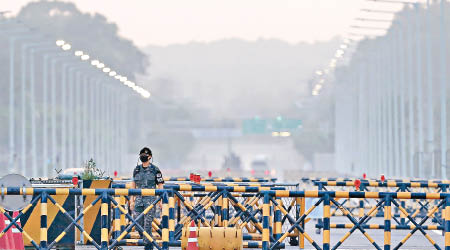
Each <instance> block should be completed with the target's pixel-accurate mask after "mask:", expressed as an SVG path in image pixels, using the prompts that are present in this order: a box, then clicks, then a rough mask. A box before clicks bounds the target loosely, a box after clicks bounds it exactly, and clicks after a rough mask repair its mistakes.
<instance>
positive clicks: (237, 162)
mask: <svg viewBox="0 0 450 250" xmlns="http://www.w3.org/2000/svg"><path fill="white" fill-rule="evenodd" d="M222 169H226V170H240V169H241V158H240V157H239V156H238V155H236V154H235V153H233V152H231V153H230V154H229V155H226V156H225V157H224V162H223V164H222Z"/></svg>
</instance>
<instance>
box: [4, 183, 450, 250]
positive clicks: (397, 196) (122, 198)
mask: <svg viewBox="0 0 450 250" xmlns="http://www.w3.org/2000/svg"><path fill="white" fill-rule="evenodd" d="M113 187H114V185H113ZM294 187H296V186H295V185H294ZM0 191H1V195H2V196H7V195H30V196H33V199H32V201H31V202H30V204H29V205H28V206H26V207H25V208H24V209H22V211H20V212H19V213H18V214H17V215H16V216H11V215H10V214H9V212H7V211H6V210H5V209H4V208H2V207H0V212H1V213H2V214H3V216H5V217H6V218H7V219H9V220H10V224H9V225H8V226H6V227H5V228H4V229H3V230H2V231H1V232H0V240H1V237H4V236H6V234H7V232H8V231H9V230H11V228H12V226H15V227H16V228H17V229H18V230H19V231H20V232H21V233H22V235H23V237H24V238H25V240H28V241H29V242H30V244H31V245H32V246H33V247H35V248H36V249H50V248H54V247H55V246H56V245H57V244H58V242H60V241H61V240H62V239H63V238H65V237H66V236H67V235H69V234H73V231H74V230H73V228H75V230H76V231H79V232H80V233H81V234H82V235H83V236H84V238H85V239H86V240H87V242H89V244H92V245H93V246H94V247H96V248H97V249H102V250H106V249H113V248H115V247H117V246H120V245H128V244H135V245H142V244H143V240H142V238H140V237H139V235H138V233H141V234H142V235H143V236H142V237H145V238H146V239H148V240H149V241H150V242H151V243H152V244H153V245H154V247H155V248H156V249H168V248H169V247H171V246H177V247H180V246H181V238H182V235H183V228H186V227H187V226H188V225H190V224H191V222H192V221H195V222H196V223H197V224H198V225H199V227H205V228H206V227H207V228H217V230H219V228H224V230H225V231H226V230H227V229H226V228H231V229H238V230H241V231H242V240H243V243H242V245H243V247H248V248H257V247H260V248H263V249H277V248H283V247H284V246H285V244H286V243H287V240H288V239H289V244H291V245H299V246H300V247H301V248H303V247H304V246H305V243H306V242H308V243H309V244H310V245H311V246H312V247H314V248H315V249H321V250H322V249H323V250H329V249H337V248H339V247H341V246H342V244H343V243H344V242H345V241H346V240H347V239H348V237H349V236H350V235H352V234H353V233H354V232H356V231H359V232H361V233H362V234H363V235H364V237H365V238H367V240H368V241H369V242H370V243H371V244H372V245H373V246H374V247H375V248H376V249H382V248H383V249H391V247H393V248H392V249H399V248H400V247H401V246H403V245H404V244H405V242H406V241H408V239H410V238H411V236H412V235H414V234H415V233H417V232H420V233H421V234H423V235H424V236H425V238H426V239H427V240H428V241H429V242H430V243H431V245H432V246H434V247H435V248H436V249H442V248H441V247H442V246H438V244H437V243H436V241H435V240H433V238H432V237H431V236H430V235H429V234H428V232H429V231H430V230H441V231H442V232H443V233H444V235H445V236H444V239H445V244H446V245H445V249H450V193H444V192H440V193H437V192H433V193H425V192H369V191H319V190H315V191H299V190H287V187H286V186H276V185H271V186H248V185H242V186H234V185H210V184H209V185H198V184H166V185H164V189H127V188H90V189H87V188H22V187H6V188H5V187H4V188H1V189H0ZM133 195H143V196H154V197H155V198H156V199H155V201H154V202H153V203H152V204H151V205H150V206H149V207H147V208H146V209H145V210H144V211H143V213H142V214H141V215H140V217H138V218H133V217H132V216H131V215H130V213H129V210H128V207H127V198H128V197H129V196H133ZM60 196H64V197H82V196H84V197H89V199H90V202H89V204H87V203H86V202H84V204H83V206H82V207H81V209H80V210H79V211H78V212H77V213H74V211H68V210H67V209H66V208H65V207H64V204H63V203H62V202H60V199H59V198H58V197H60ZM306 198H317V201H315V203H314V204H312V206H311V207H310V208H306V207H305V199H306ZM351 198H355V199H366V200H369V201H371V202H372V203H370V204H372V205H371V207H370V208H369V207H368V208H367V209H368V211H367V209H366V210H364V211H363V212H362V213H361V214H358V215H357V216H355V215H354V214H352V213H351V212H350V210H349V209H348V208H347V207H346V204H341V203H339V201H340V199H351ZM66 199H68V198H66ZM86 200H88V199H85V200H84V201H86ZM433 201H435V203H433V204H432V202H433ZM404 202H406V203H404ZM413 202H416V203H417V202H422V204H423V207H422V208H421V209H420V211H421V213H422V215H421V216H419V215H418V213H417V212H415V211H413V210H411V209H410V208H409V207H408V206H406V204H408V203H413ZM38 204H40V206H39V207H38ZM97 204H98V206H99V207H100V208H99V210H100V214H99V221H100V226H99V227H93V228H92V229H91V231H87V230H86V227H85V226H84V225H82V223H81V221H82V219H83V218H84V217H85V216H86V214H88V213H89V212H90V211H93V209H94V207H95V206H96V205H97ZM159 204H161V210H162V211H161V218H160V219H159V218H158V219H155V220H154V223H153V233H152V234H149V233H147V232H145V231H144V229H143V228H142V226H141V225H139V224H137V223H136V221H137V220H139V219H140V218H141V217H142V216H144V215H145V214H147V213H149V212H150V211H151V210H152V208H153V207H155V206H156V207H157V206H159ZM321 204H322V205H323V212H322V214H321V217H320V219H321V220H322V223H321V224H320V225H319V228H321V229H322V230H323V236H322V238H321V241H320V240H314V239H313V235H311V233H310V232H307V227H306V226H307V223H308V220H309V219H310V215H311V214H312V213H313V211H314V210H316V209H318V207H319V205H321ZM425 204H428V205H425ZM333 206H334V207H335V208H336V209H337V210H339V211H340V212H341V213H342V214H343V215H344V216H345V217H346V218H348V220H349V221H350V222H351V223H347V224H346V223H331V219H332V211H331V210H332V207H333ZM50 207H53V208H56V209H57V210H58V213H60V214H61V215H62V216H64V217H65V218H66V224H62V225H59V226H60V228H61V230H60V231H53V232H52V235H51V236H50V235H49V225H50V224H49V220H50V219H49V217H48V215H49V208H50ZM32 210H33V211H36V212H37V213H38V217H37V218H39V220H37V221H39V228H40V229H39V230H35V229H33V230H34V231H38V232H39V237H38V239H37V240H36V239H35V238H34V237H31V236H30V232H29V231H30V230H25V228H26V224H25V223H24V224H25V225H24V226H23V227H21V226H20V225H19V224H18V220H21V221H22V222H23V218H24V214H26V213H28V212H29V211H32ZM395 210H398V211H399V213H400V219H398V216H395ZM380 213H381V214H383V219H384V221H383V223H379V222H377V221H375V222H373V221H372V218H374V217H375V215H376V214H380ZM423 213H424V214H423ZM62 221H63V220H62ZM432 221H434V222H433V223H435V224H432V223H431V222H432ZM369 229H372V230H375V229H377V230H383V231H384V241H383V243H379V242H376V241H375V240H374V238H373V237H371V236H370V234H369V232H370V231H369ZM331 230H348V232H347V233H346V234H345V236H344V237H342V239H340V240H339V241H338V242H337V243H335V244H334V245H331V243H330V233H331ZM394 230H403V231H404V230H408V231H409V233H408V235H407V236H405V238H404V239H403V240H402V241H400V242H398V243H396V244H391V231H394ZM212 231H213V230H212ZM212 231H211V232H212ZM219 231H220V230H219ZM236 232H237V231H236ZM96 233H98V234H99V235H100V239H99V240H96V239H94V237H93V235H95V234H96ZM316 237H317V236H316ZM305 240H306V242H305ZM0 242H1V241H0ZM74 243H75V242H74Z"/></svg>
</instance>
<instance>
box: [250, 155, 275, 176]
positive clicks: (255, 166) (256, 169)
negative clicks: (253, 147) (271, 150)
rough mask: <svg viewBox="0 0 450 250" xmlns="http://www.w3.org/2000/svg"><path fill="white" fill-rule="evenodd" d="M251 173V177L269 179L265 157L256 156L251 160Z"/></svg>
mask: <svg viewBox="0 0 450 250" xmlns="http://www.w3.org/2000/svg"><path fill="white" fill-rule="evenodd" d="M251 172H252V175H253V177H257V178H264V177H269V176H270V174H271V171H270V168H269V164H268V158H267V156H265V155H257V156H255V158H254V159H253V160H252V163H251Z"/></svg>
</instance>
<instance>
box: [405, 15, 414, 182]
mask: <svg viewBox="0 0 450 250" xmlns="http://www.w3.org/2000/svg"><path fill="white" fill-rule="evenodd" d="M406 12H407V15H408V20H409V22H408V23H412V21H413V20H412V18H411V10H410V9H408V10H407V11H406ZM407 29H408V38H407V41H408V42H407V51H408V52H407V53H406V55H407V60H408V66H407V67H406V68H407V73H406V74H407V76H408V78H407V86H408V118H409V146H408V149H409V168H408V172H409V176H416V174H415V171H414V151H415V134H414V106H413V105H414V95H413V83H412V68H413V62H412V60H413V59H412V56H411V55H412V54H413V53H414V51H413V46H412V39H413V36H412V27H411V25H409V24H408V27H407Z"/></svg>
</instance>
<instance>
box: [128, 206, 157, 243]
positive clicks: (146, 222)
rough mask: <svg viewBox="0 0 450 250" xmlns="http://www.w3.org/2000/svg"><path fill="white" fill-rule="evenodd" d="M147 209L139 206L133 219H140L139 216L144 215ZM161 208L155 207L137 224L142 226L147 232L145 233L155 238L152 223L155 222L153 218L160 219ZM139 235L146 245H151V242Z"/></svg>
mask: <svg viewBox="0 0 450 250" xmlns="http://www.w3.org/2000/svg"><path fill="white" fill-rule="evenodd" d="M146 208H147V206H137V207H135V209H134V211H133V219H136V218H137V217H139V215H141V214H142V212H143V211H144V210H145V209H146ZM159 214H160V213H159V208H158V209H157V208H156V206H155V207H153V208H152V209H150V211H149V212H148V213H147V214H145V215H144V216H142V217H141V218H140V219H139V220H137V221H136V222H137V223H138V224H139V225H140V226H142V227H143V228H144V230H145V232H147V233H148V234H149V235H150V236H153V234H152V222H153V218H155V217H156V218H159ZM139 235H140V236H141V238H142V239H143V240H144V243H145V245H149V244H150V241H149V240H148V239H147V238H146V237H145V236H144V235H143V234H142V233H141V232H139Z"/></svg>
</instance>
